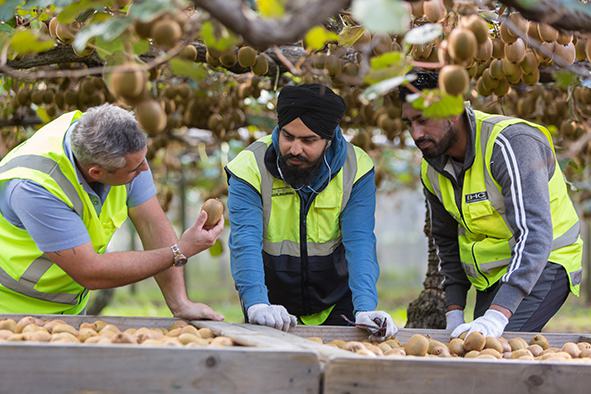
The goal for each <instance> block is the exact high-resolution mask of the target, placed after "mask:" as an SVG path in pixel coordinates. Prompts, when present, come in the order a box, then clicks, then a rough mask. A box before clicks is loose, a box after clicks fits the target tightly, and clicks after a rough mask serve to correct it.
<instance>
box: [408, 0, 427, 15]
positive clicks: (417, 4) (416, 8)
mask: <svg viewBox="0 0 591 394" xmlns="http://www.w3.org/2000/svg"><path fill="white" fill-rule="evenodd" d="M423 4H424V2H423V0H419V1H412V2H410V10H411V13H412V16H413V17H414V18H415V19H418V18H422V17H423V15H425V12H424V10H423Z"/></svg>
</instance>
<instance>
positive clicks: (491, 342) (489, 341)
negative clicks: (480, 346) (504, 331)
mask: <svg viewBox="0 0 591 394" xmlns="http://www.w3.org/2000/svg"><path fill="white" fill-rule="evenodd" d="M484 348H485V349H494V350H496V351H497V352H498V353H499V355H500V354H502V353H503V350H504V349H503V345H502V344H501V342H500V341H499V340H498V339H497V338H496V337H491V336H487V337H486V342H485V344H484Z"/></svg>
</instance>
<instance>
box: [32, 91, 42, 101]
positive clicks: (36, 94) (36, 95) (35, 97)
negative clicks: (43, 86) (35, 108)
mask: <svg viewBox="0 0 591 394" xmlns="http://www.w3.org/2000/svg"><path fill="white" fill-rule="evenodd" d="M31 102H32V103H33V104H36V105H41V104H42V103H43V90H39V89H34V90H33V91H32V92H31Z"/></svg>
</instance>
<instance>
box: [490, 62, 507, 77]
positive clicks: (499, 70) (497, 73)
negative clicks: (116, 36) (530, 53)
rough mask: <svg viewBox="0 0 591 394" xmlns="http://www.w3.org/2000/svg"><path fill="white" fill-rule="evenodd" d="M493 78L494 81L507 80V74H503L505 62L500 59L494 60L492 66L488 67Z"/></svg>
mask: <svg viewBox="0 0 591 394" xmlns="http://www.w3.org/2000/svg"><path fill="white" fill-rule="evenodd" d="M488 70H489V72H490V75H491V77H493V78H494V79H497V80H498V79H503V78H505V73H504V72H503V61H502V60H499V59H494V60H493V61H492V62H491V63H490V66H489V67H488Z"/></svg>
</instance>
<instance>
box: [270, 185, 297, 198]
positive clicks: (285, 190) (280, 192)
mask: <svg viewBox="0 0 591 394" xmlns="http://www.w3.org/2000/svg"><path fill="white" fill-rule="evenodd" d="M294 193H295V191H294V190H293V189H292V188H291V187H278V188H274V189H273V191H272V192H271V196H272V197H279V196H285V195H289V194H294Z"/></svg>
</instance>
